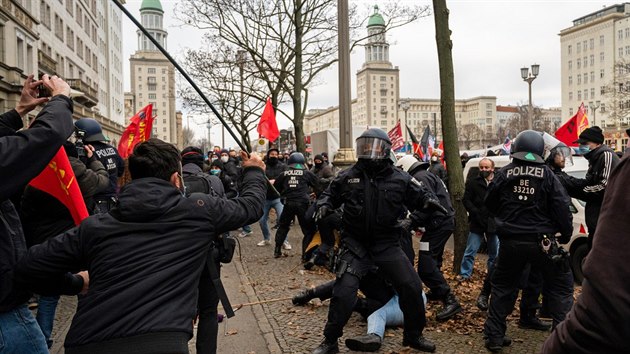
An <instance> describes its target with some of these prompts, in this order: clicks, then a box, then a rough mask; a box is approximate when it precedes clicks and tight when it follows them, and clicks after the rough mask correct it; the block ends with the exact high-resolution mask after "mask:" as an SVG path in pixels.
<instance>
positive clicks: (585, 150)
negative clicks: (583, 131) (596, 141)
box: [578, 145, 591, 155]
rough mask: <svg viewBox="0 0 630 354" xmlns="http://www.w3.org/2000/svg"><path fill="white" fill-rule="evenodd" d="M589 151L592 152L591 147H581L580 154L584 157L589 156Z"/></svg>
mask: <svg viewBox="0 0 630 354" xmlns="http://www.w3.org/2000/svg"><path fill="white" fill-rule="evenodd" d="M589 151H591V147H590V146H588V145H580V147H579V148H578V152H579V153H580V154H582V155H585V154H587V153H588V152H589Z"/></svg>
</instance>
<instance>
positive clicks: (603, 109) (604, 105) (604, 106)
mask: <svg viewBox="0 0 630 354" xmlns="http://www.w3.org/2000/svg"><path fill="white" fill-rule="evenodd" d="M599 109H600V112H602V113H604V112H606V104H605V103H604V102H602V105H601V106H600V107H599Z"/></svg>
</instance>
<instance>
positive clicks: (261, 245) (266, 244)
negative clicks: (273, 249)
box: [256, 240, 271, 247]
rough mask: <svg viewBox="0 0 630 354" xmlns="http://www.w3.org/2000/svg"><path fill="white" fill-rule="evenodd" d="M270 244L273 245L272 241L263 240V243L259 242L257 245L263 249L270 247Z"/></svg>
mask: <svg viewBox="0 0 630 354" xmlns="http://www.w3.org/2000/svg"><path fill="white" fill-rule="evenodd" d="M270 244H271V241H269V240H262V241H260V242H258V243H257V244H256V245H257V246H260V247H263V246H269V245H270Z"/></svg>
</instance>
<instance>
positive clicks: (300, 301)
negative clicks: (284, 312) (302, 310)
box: [291, 289, 315, 306]
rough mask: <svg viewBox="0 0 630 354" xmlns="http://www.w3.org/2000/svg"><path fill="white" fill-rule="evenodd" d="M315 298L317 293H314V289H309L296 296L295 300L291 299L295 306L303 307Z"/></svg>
mask: <svg viewBox="0 0 630 354" xmlns="http://www.w3.org/2000/svg"><path fill="white" fill-rule="evenodd" d="M314 298H315V291H313V289H308V290H304V291H302V292H301V293H299V294H298V295H296V296H294V297H293V299H291V302H292V303H293V305H295V306H302V305H306V303H308V302H309V301H311V300H313V299H314Z"/></svg>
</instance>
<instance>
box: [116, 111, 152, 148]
mask: <svg viewBox="0 0 630 354" xmlns="http://www.w3.org/2000/svg"><path fill="white" fill-rule="evenodd" d="M154 118H155V117H153V105H148V106H146V107H144V108H142V109H141V110H140V111H138V113H136V115H135V116H133V117H131V122H130V123H129V126H127V129H125V131H124V132H123V134H122V137H121V138H120V143H118V154H119V155H120V157H122V158H123V159H125V158H127V157H128V156H129V155H131V153H132V152H133V148H134V147H135V146H136V145H138V144H139V143H141V142H143V141H147V140H149V138H150V137H151V130H152V129H153V119H154Z"/></svg>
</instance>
